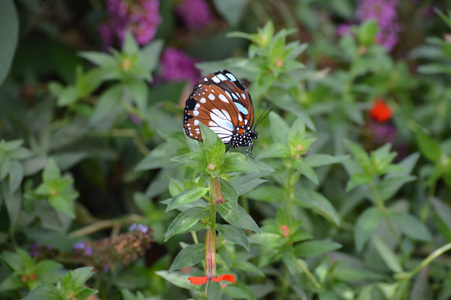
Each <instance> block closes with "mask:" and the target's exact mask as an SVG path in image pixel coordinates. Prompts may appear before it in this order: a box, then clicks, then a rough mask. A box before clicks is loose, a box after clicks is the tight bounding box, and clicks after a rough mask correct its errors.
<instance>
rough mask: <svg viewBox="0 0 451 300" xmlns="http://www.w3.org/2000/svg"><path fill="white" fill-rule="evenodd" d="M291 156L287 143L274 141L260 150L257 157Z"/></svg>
mask: <svg viewBox="0 0 451 300" xmlns="http://www.w3.org/2000/svg"><path fill="white" fill-rule="evenodd" d="M285 157H290V148H289V147H288V145H286V144H281V143H274V144H270V145H269V146H268V147H266V148H263V149H262V150H261V151H259V152H258V155H257V159H264V158H285Z"/></svg>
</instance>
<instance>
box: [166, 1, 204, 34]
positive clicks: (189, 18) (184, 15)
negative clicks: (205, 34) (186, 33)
mask: <svg viewBox="0 0 451 300" xmlns="http://www.w3.org/2000/svg"><path fill="white" fill-rule="evenodd" d="M175 11H176V12H177V14H178V15H179V16H180V18H181V19H182V21H183V23H184V24H185V25H186V26H187V27H190V28H202V27H205V26H207V25H208V24H209V23H211V22H212V21H213V13H212V12H211V10H210V7H209V6H208V4H207V2H206V1H205V0H182V1H181V3H180V4H179V5H178V6H177V7H176V8H175Z"/></svg>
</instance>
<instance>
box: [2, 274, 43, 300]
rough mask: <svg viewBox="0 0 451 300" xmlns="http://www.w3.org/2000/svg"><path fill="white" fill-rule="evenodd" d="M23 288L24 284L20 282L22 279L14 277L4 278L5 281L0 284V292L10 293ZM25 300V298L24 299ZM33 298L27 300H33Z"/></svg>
mask: <svg viewBox="0 0 451 300" xmlns="http://www.w3.org/2000/svg"><path fill="white" fill-rule="evenodd" d="M24 286H25V283H24V282H23V281H22V279H21V278H20V277H18V276H15V277H11V276H10V277H6V278H5V280H3V281H2V282H1V283H0V291H10V290H17V289H19V288H22V287H24ZM24 299H26V298H24ZM33 299H35V298H28V300H33Z"/></svg>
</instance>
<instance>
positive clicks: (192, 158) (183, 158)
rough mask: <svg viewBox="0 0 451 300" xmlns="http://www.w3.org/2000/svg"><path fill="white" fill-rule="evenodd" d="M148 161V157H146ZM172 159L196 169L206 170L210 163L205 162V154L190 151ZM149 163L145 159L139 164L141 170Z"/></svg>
mask: <svg viewBox="0 0 451 300" xmlns="http://www.w3.org/2000/svg"><path fill="white" fill-rule="evenodd" d="M146 161H147V157H146ZM171 161H174V162H178V163H182V164H184V165H186V166H187V167H190V168H192V169H194V170H196V171H199V172H204V171H205V169H206V168H207V166H208V164H207V163H206V162H205V156H204V155H203V154H202V153H199V152H190V153H187V154H184V155H180V156H176V157H174V158H172V159H171ZM147 166H148V165H146V164H145V162H144V161H143V162H142V164H141V163H140V165H139V170H143V169H145V168H146V167H147Z"/></svg>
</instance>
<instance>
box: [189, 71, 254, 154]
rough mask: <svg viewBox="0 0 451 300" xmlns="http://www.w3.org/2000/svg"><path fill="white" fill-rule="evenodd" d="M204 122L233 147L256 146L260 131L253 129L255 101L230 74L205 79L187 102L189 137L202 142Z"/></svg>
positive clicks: (210, 75) (198, 84)
mask: <svg viewBox="0 0 451 300" xmlns="http://www.w3.org/2000/svg"><path fill="white" fill-rule="evenodd" d="M200 123H202V124H204V125H206V126H208V127H210V129H211V130H213V131H214V132H215V133H216V134H217V135H218V136H219V138H220V139H221V140H222V142H223V143H224V144H229V146H230V147H231V148H236V147H246V146H247V147H250V148H251V147H252V146H253V140H254V139H256V138H257V132H256V131H255V130H254V128H253V124H254V107H253V104H252V99H251V96H250V94H249V92H248V91H247V89H246V88H245V87H244V85H243V84H242V83H241V82H239V81H238V80H237V79H236V77H235V76H234V75H233V74H232V73H230V72H229V71H227V70H224V71H219V72H215V73H212V74H209V75H207V76H204V77H203V78H202V79H200V80H199V81H198V82H197V84H196V85H195V86H194V90H193V92H192V93H191V95H190V96H189V98H188V100H186V103H185V111H184V120H183V127H184V128H185V133H186V135H187V136H189V137H190V138H192V139H196V140H199V141H202V135H201V132H200Z"/></svg>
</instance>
